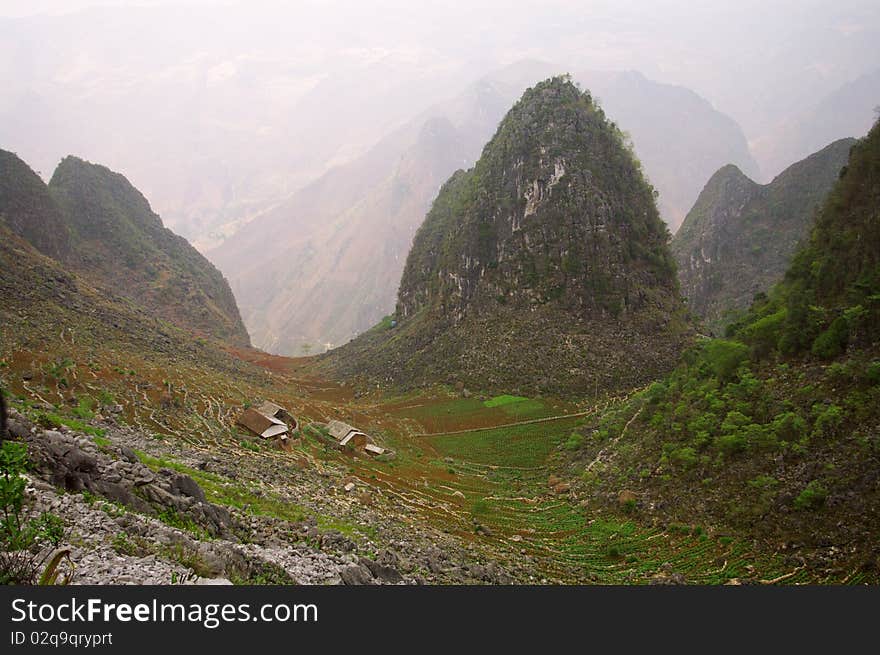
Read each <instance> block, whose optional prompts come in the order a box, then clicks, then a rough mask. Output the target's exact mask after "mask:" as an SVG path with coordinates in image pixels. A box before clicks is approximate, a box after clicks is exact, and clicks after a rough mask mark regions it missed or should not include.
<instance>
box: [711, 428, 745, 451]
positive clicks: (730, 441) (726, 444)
mask: <svg viewBox="0 0 880 655" xmlns="http://www.w3.org/2000/svg"><path fill="white" fill-rule="evenodd" d="M716 443H717V444H718V447H719V448H720V449H721V451H722V452H724V453H725V454H728V455H732V454H734V453H738V452H740V451H743V450H745V449H746V436H745V435H744V434H743V433H741V432H735V433H733V434H725V435H722V436H721V437H719V438H718V440H717V441H716Z"/></svg>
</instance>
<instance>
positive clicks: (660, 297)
mask: <svg viewBox="0 0 880 655" xmlns="http://www.w3.org/2000/svg"><path fill="white" fill-rule="evenodd" d="M667 240H668V231H667V229H666V227H665V225H664V224H663V222H662V221H661V219H660V217H659V215H658V212H657V208H656V205H655V203H654V195H653V189H652V188H651V187H650V185H648V184H647V182H646V181H645V179H644V177H643V175H642V173H641V170H640V169H639V166H638V164H637V163H636V161H635V159H634V158H633V156H632V155H631V153H630V152H629V151H628V149H627V148H626V147H625V145H624V142H623V138H622V135H621V133H620V132H619V130H618V129H617V128H616V126H614V124H613V123H611V122H610V121H608V119H607V118H606V117H605V115H604V113H603V112H602V110H601V109H599V108H598V106H597V105H596V104H595V103H594V102H593V101H592V98H591V97H590V96H589V94H587V93H582V92H581V91H579V90H578V88H577V87H575V86H574V85H573V84H572V83H571V82H570V81H568V80H567V79H565V78H552V79H550V80H547V81H545V82H542V83H540V84H538V85H537V86H535V87H534V88H532V89H529V90H528V91H527V92H526V93H525V95H524V96H523V97H522V99H521V100H520V101H519V102H518V103H517V104H516V105H515V106H514V107H513V109H511V110H510V112H509V113H508V114H507V116H506V117H505V119H504V120H503V121H502V123H501V125H500V126H499V128H498V131H497V132H496V134H495V136H494V137H493V139H492V140H491V141H490V142H489V144H488V145H487V146H486V148H485V149H484V151H483V154H482V156H481V157H480V159H479V161H478V162H477V164H476V165H475V167H474V168H472V169H471V170H469V171H459V172H457V173H456V174H454V175H453V176H452V178H450V180H449V181H448V182H447V183H446V184H445V185H444V187H443V188H442V189H441V191H440V194H439V195H438V197H437V199H436V200H435V201H434V204H433V206H432V208H431V211H430V212H429V213H428V215H427V217H426V218H425V222H424V223H423V225H422V226H421V227H420V228H419V230H418V232H417V233H416V236H415V240H414V242H413V246H412V249H411V251H410V254H409V257H408V258H407V263H406V266H405V268H404V272H403V276H402V278H401V282H400V289H399V293H398V301H397V309H396V320H397V321H399V324H398V325H396V326H395V327H393V328H388V329H384V330H383V329H382V328H378V329H376V330H374V331H372V332H370V333H367V334H366V335H364V336H363V337H361V338H359V339H356V340H355V341H354V342H352V343H351V344H349V345H347V346H345V347H343V348H340V349H338V350H337V351H335V352H334V353H332V354H331V355H330V356H329V357H328V358H327V359H326V361H327V362H328V365H329V366H330V368H331V369H334V370H336V371H338V372H340V373H343V374H346V375H357V374H363V375H365V376H366V377H368V378H375V379H382V380H386V381H390V382H392V383H394V384H402V385H404V386H410V385H415V384H421V383H427V382H432V381H433V382H463V383H465V384H468V385H471V386H474V387H481V388H506V389H510V388H516V389H522V390H530V391H545V390H546V391H553V392H569V391H585V390H587V389H590V390H593V389H595V388H596V387H598V386H601V387H603V388H622V387H627V386H632V385H635V384H638V383H639V382H640V381H643V380H647V379H649V378H650V376H651V375H656V374H658V373H660V372H662V370H664V369H665V368H666V367H668V366H669V365H670V364H671V363H672V362H673V361H674V359H675V357H676V356H677V354H678V352H679V349H680V347H681V345H682V343H683V341H684V340H685V333H686V332H687V330H686V325H685V323H684V320H683V311H682V304H681V302H680V299H679V296H678V291H677V284H676V280H675V267H674V263H673V261H672V257H671V255H670V253H669V251H668V248H667Z"/></svg>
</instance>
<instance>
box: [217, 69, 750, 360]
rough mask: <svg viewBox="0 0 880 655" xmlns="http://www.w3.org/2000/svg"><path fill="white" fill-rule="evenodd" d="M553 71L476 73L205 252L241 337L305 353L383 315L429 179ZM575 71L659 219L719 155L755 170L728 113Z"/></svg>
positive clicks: (675, 208) (692, 191)
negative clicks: (639, 168)
mask: <svg viewBox="0 0 880 655" xmlns="http://www.w3.org/2000/svg"><path fill="white" fill-rule="evenodd" d="M554 72H558V71H556V70H554V67H553V66H552V65H550V64H546V63H542V62H522V63H519V64H516V65H514V66H511V67H508V68H505V69H503V70H501V71H498V72H496V73H493V74H492V75H489V76H487V77H486V78H484V79H483V80H481V81H480V82H478V83H476V84H474V85H471V86H470V87H469V88H467V89H466V90H465V91H464V92H463V93H461V94H460V95H459V96H457V97H455V98H453V99H452V100H450V101H448V102H445V103H442V104H439V105H437V106H435V107H434V108H433V109H431V110H429V111H427V112H425V113H424V114H422V115H421V116H419V117H418V118H417V119H415V120H413V121H411V122H410V123H409V124H407V125H406V126H404V127H403V128H401V129H399V130H396V131H395V132H393V133H392V134H390V135H389V136H387V137H385V138H384V139H383V140H382V141H380V142H379V143H378V144H377V145H376V146H375V147H374V148H372V149H371V150H370V151H369V152H368V153H367V154H365V155H364V156H362V157H360V158H358V159H357V160H355V161H353V162H351V163H348V164H345V165H343V166H339V167H337V168H335V169H333V170H331V171H329V172H328V173H327V174H325V175H324V176H323V177H322V178H320V179H319V180H317V181H316V182H314V183H312V184H310V185H309V186H307V187H306V188H304V189H303V190H301V191H299V192H297V193H295V194H294V195H293V196H291V198H289V199H288V200H287V201H285V202H284V203H282V204H281V205H279V206H278V207H276V208H275V209H273V210H271V211H269V212H267V213H265V214H264V215H261V216H259V217H258V218H256V219H255V220H253V221H252V222H251V223H249V224H248V225H247V226H245V227H244V228H242V229H241V230H240V231H239V232H238V233H237V234H235V235H234V236H232V237H230V238H228V239H227V241H226V242H225V243H224V244H222V245H221V246H220V247H218V248H217V249H215V250H213V251H210V252H209V253H208V255H209V257H210V258H211V259H212V261H214V262H215V263H216V264H217V265H218V266H219V267H220V269H221V270H223V271H224V272H225V273H226V275H227V277H228V278H229V280H230V283H231V285H232V288H233V290H234V291H235V294H236V298H237V299H238V303H239V306H240V307H241V310H242V315H243V317H244V319H245V323H246V325H247V326H248V330H249V332H250V334H251V336H252V338H253V340H254V343H255V344H256V345H258V346H259V347H262V348H266V349H269V350H271V351H273V352H280V353H293V354H302V353H306V352H316V351H320V350H323V349H324V347H325V344H334V345H338V344H340V343H344V342H346V341H348V340H349V339H351V338H352V337H354V336H355V335H356V334H358V333H359V332H362V331H363V330H365V329H367V328H369V327H370V326H372V325H374V324H375V323H377V322H378V321H379V320H380V319H381V318H382V316H384V315H385V314H387V313H389V312H390V311H391V309H392V308H393V306H394V298H395V294H396V292H397V283H398V281H399V280H400V275H401V273H402V271H403V264H404V260H405V258H406V253H407V251H408V249H409V246H410V243H411V242H412V237H413V235H414V233H415V230H416V228H417V227H418V226H419V224H420V223H421V222H422V220H423V218H424V215H425V212H426V211H427V210H428V208H429V207H430V203H431V201H432V200H433V198H434V196H435V195H436V193H437V190H438V189H439V188H440V185H441V184H442V183H443V181H444V180H446V179H447V178H448V177H449V175H451V174H452V172H453V171H455V170H456V169H457V168H466V167H468V166H470V165H472V164H473V162H474V161H476V159H477V157H478V156H479V154H480V151H481V149H482V147H483V145H484V144H485V143H486V142H487V141H488V140H489V138H490V137H491V136H492V133H493V132H494V130H495V128H496V126H497V125H498V122H499V121H500V119H501V117H502V116H503V114H504V112H505V111H506V109H507V108H509V107H510V106H511V105H512V104H513V103H514V101H515V100H516V99H517V98H518V97H519V96H520V95H521V94H522V92H523V91H524V90H525V89H526V88H527V87H528V86H530V85H532V84H535V83H536V82H537V81H539V80H541V79H543V78H546V77H548V76H549V75H551V74H553V73H554ZM575 79H577V80H578V81H579V82H580V83H581V85H582V86H583V87H584V88H590V89H591V90H592V91H593V92H594V94H595V95H596V96H597V97H598V98H599V99H600V100H601V104H602V105H603V107H605V108H606V110H607V114H608V116H609V117H610V119H611V120H614V121H616V122H617V123H618V125H619V126H620V127H621V129H623V130H625V131H626V132H628V133H629V134H630V136H631V138H632V141H633V144H634V147H635V151H636V154H637V155H638V157H639V158H640V159H641V161H642V163H643V166H644V169H645V172H646V174H647V177H648V179H649V181H650V182H652V183H653V184H654V186H655V187H656V188H657V190H658V191H659V194H660V195H659V205H660V207H661V211H662V210H664V209H665V212H666V216H665V218H666V219H667V221H668V222H669V223H670V224H672V225H673V226H675V225H677V224H678V222H679V220H680V217H683V216H684V213H685V211H686V210H687V208H688V207H690V205H691V204H692V203H693V200H694V199H695V198H696V196H697V194H698V193H699V190H700V188H701V185H702V184H703V182H704V181H705V180H706V179H708V177H709V176H710V175H711V174H712V172H713V171H715V170H716V169H717V168H718V167H719V166H721V165H723V164H725V163H727V162H730V161H733V162H736V163H737V164H739V165H740V166H741V167H742V168H743V169H744V170H747V171H749V172H750V174H753V175H754V174H755V165H754V162H753V161H752V160H751V158H750V156H749V154H748V149H747V147H746V142H745V138H744V137H743V135H742V132H741V131H740V130H739V129H738V128H737V127H736V124H735V123H733V121H731V120H730V119H729V118H727V117H726V116H724V115H723V114H720V113H719V112H717V111H715V110H714V109H713V108H712V107H711V105H710V104H709V103H708V102H706V101H705V100H703V99H701V98H700V97H699V96H697V95H696V94H694V93H693V92H691V91H689V90H687V89H682V88H679V87H674V86H669V85H663V84H657V83H655V82H651V81H650V80H647V79H646V78H645V77H644V76H642V75H639V74H637V73H597V72H592V73H583V74H579V75H576V76H575Z"/></svg>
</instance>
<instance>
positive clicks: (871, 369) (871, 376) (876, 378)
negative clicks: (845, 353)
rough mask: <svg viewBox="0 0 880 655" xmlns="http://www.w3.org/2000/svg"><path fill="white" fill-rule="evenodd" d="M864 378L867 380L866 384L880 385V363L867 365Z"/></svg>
mask: <svg viewBox="0 0 880 655" xmlns="http://www.w3.org/2000/svg"><path fill="white" fill-rule="evenodd" d="M865 377H867V378H868V382H870V383H871V384H880V361H874V362H871V363H870V364H868V368H867V370H866V371H865Z"/></svg>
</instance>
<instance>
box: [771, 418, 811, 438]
mask: <svg viewBox="0 0 880 655" xmlns="http://www.w3.org/2000/svg"><path fill="white" fill-rule="evenodd" d="M772 426H773V431H774V432H775V433H776V437H777V438H778V439H781V440H782V441H798V440H800V439H802V438H803V437H804V436H806V434H807V422H806V421H805V420H804V419H802V418H801V417H800V416H798V415H797V414H795V413H794V412H785V413H783V414H777V415H776V416H775V417H774V418H773V423H772Z"/></svg>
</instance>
